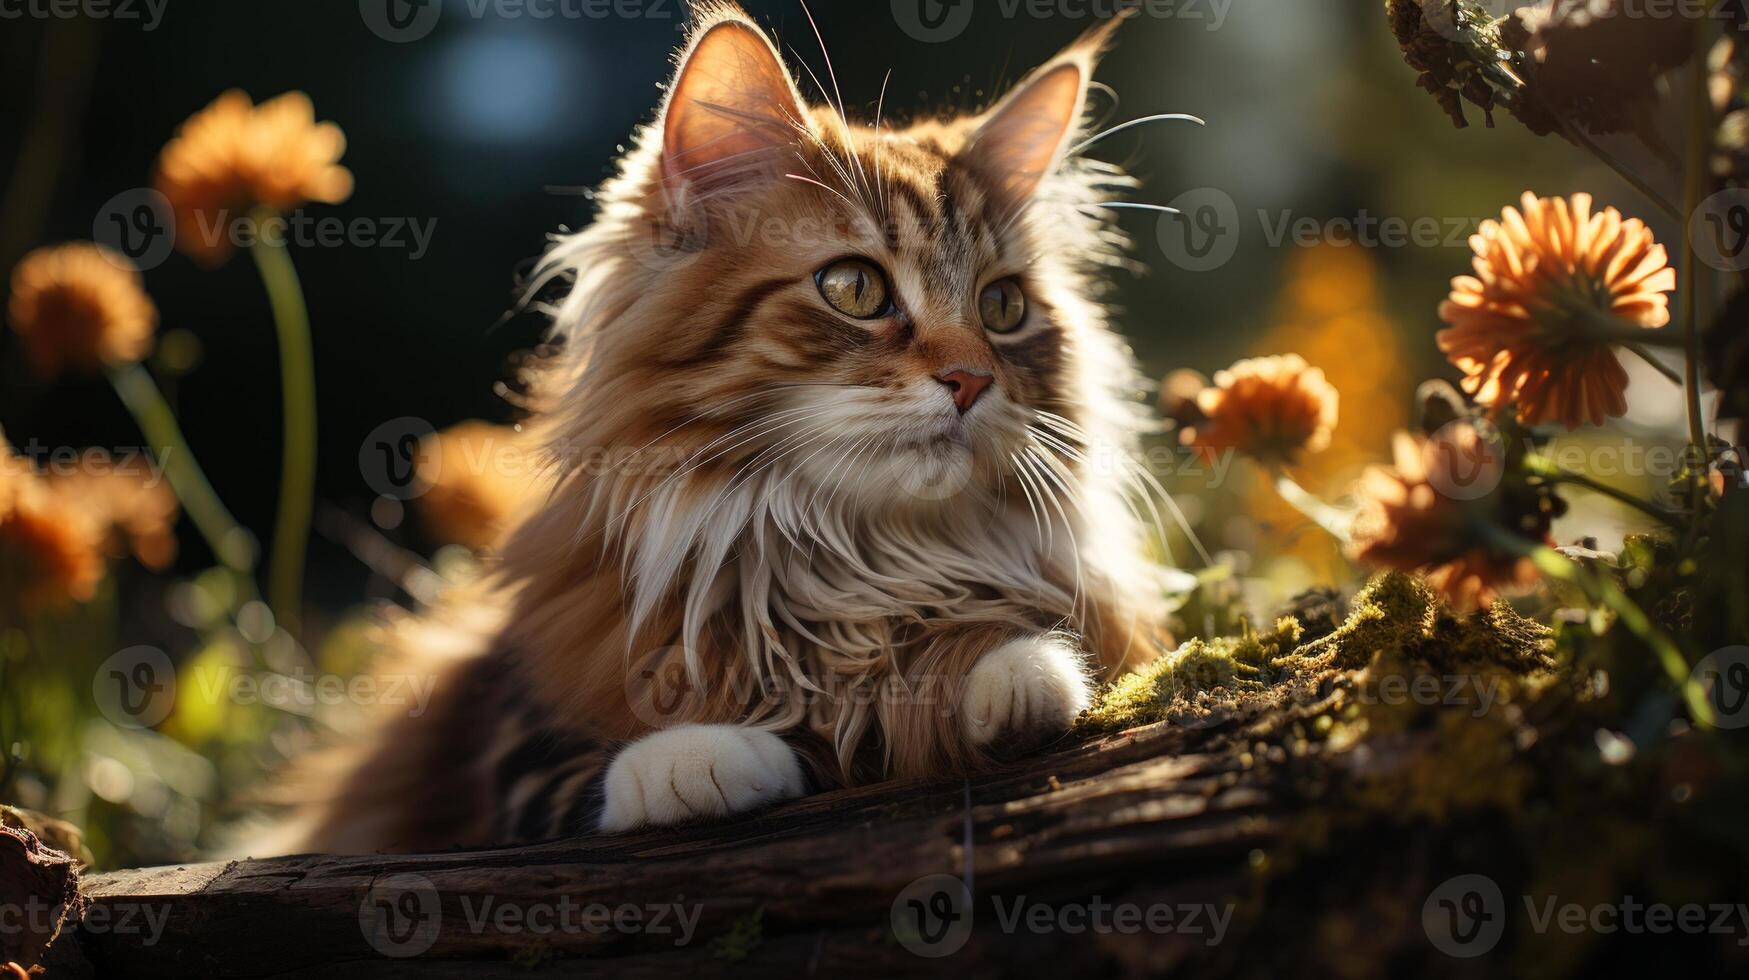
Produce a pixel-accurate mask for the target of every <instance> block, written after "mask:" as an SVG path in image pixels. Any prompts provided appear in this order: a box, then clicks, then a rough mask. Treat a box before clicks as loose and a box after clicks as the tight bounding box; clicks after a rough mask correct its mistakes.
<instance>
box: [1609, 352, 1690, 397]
mask: <svg viewBox="0 0 1749 980" xmlns="http://www.w3.org/2000/svg"><path fill="white" fill-rule="evenodd" d="M1622 346H1623V347H1626V348H1627V349H1628V350H1630V351H1633V352H1634V353H1635V354H1637V355H1639V358H1640V360H1642V361H1645V362H1646V363H1647V364H1650V365H1651V366H1652V367H1653V368H1654V369H1655V370H1656V371H1657V372H1658V373H1659V374H1662V375H1663V376H1664V377H1666V378H1668V379H1670V381H1671V382H1672V383H1673V384H1675V385H1676V386H1677V387H1681V386H1682V383H1683V381H1682V375H1680V374H1678V373H1677V372H1676V370H1675V369H1674V368H1672V367H1671V366H1670V365H1668V364H1665V363H1664V362H1663V361H1660V360H1658V359H1657V358H1655V357H1653V356H1652V352H1651V351H1649V350H1647V349H1645V348H1644V347H1642V346H1640V345H1639V344H1623V345H1622Z"/></svg>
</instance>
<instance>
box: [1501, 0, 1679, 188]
mask: <svg viewBox="0 0 1749 980" xmlns="http://www.w3.org/2000/svg"><path fill="white" fill-rule="evenodd" d="M1705 16H1706V13H1705V11H1704V8H1697V7H1692V6H1685V5H1682V4H1673V5H1672V7H1671V9H1670V11H1669V12H1668V14H1667V15H1665V16H1660V17H1647V16H1644V15H1643V14H1638V13H1636V12H1634V11H1631V10H1628V9H1627V8H1626V6H1625V5H1624V4H1623V3H1621V0H1557V2H1553V3H1534V4H1530V5H1527V6H1524V7H1520V8H1519V9H1518V10H1517V11H1516V12H1514V13H1513V14H1512V15H1511V16H1509V17H1507V18H1506V19H1505V21H1504V22H1503V23H1502V24H1501V40H1502V41H1503V42H1504V44H1505V45H1506V46H1507V47H1508V48H1510V49H1512V50H1513V51H1515V52H1519V53H1521V54H1522V55H1523V58H1522V59H1521V61H1520V71H1521V73H1522V74H1523V75H1524V77H1525V99H1524V101H1525V103H1526V105H1527V106H1534V107H1535V110H1536V112H1535V113H1529V112H1527V113H1520V118H1521V119H1523V120H1524V121H1525V123H1526V125H1529V126H1531V128H1532V129H1533V130H1535V131H1537V132H1539V133H1542V132H1547V131H1549V129H1554V128H1560V124H1559V123H1558V122H1557V120H1559V121H1564V122H1565V124H1567V125H1569V126H1574V127H1577V128H1579V129H1582V130H1584V131H1585V132H1587V133H1589V134H1591V135H1593V136H1606V135H1609V134H1612V133H1623V132H1631V133H1634V134H1636V135H1638V136H1639V137H1640V138H1641V140H1642V141H1644V142H1645V143H1646V145H1647V146H1649V147H1652V148H1653V149H1654V150H1656V151H1658V152H1660V153H1661V154H1662V155H1663V156H1664V157H1665V159H1666V160H1669V161H1672V162H1675V161H1674V156H1673V154H1671V153H1670V151H1669V149H1668V148H1667V147H1665V146H1664V144H1663V140H1662V138H1661V137H1660V136H1659V135H1658V131H1657V124H1656V121H1655V116H1656V115H1657V112H1658V99H1659V95H1658V90H1657V82H1658V77H1659V76H1660V75H1662V74H1663V73H1664V72H1666V71H1668V70H1670V69H1672V68H1675V67H1677V66H1678V65H1681V64H1682V63H1683V62H1685V61H1687V60H1688V59H1689V58H1690V57H1691V56H1692V55H1693V53H1694V47H1693V43H1694V42H1693V39H1694V24H1695V20H1696V19H1698V18H1703V17H1705ZM1533 116H1534V117H1537V118H1530V117H1533Z"/></svg>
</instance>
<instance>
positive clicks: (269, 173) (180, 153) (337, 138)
mask: <svg viewBox="0 0 1749 980" xmlns="http://www.w3.org/2000/svg"><path fill="white" fill-rule="evenodd" d="M345 150H346V137H345V135H344V134H343V133H341V131H340V127H338V126H336V125H334V124H333V123H318V122H316V114H315V108H314V106H312V105H311V104H310V98H309V96H307V95H305V94H304V93H302V92H287V93H286V94H284V95H281V96H279V97H277V98H273V99H269V100H268V101H266V102H263V103H261V105H259V106H256V105H253V104H251V103H250V101H249V96H248V95H246V94H244V93H243V92H241V91H239V90H236V89H232V90H231V91H229V92H226V93H225V94H223V95H221V96H219V97H218V98H217V99H215V100H214V101H213V103H212V104H211V105H209V106H207V107H206V108H205V109H202V110H201V111H199V112H197V113H195V114H194V115H193V116H190V117H189V119H188V121H187V122H185V123H183V124H182V128H181V130H179V131H178V132H177V135H176V137H175V138H174V139H172V140H171V141H170V142H169V143H168V144H166V145H165V147H164V152H163V153H162V154H161V155H160V156H159V157H158V171H157V176H156V178H155V180H154V186H156V187H157V189H158V190H159V192H161V193H162V194H163V195H164V196H165V197H166V198H168V199H169V201H170V206H171V209H172V210H173V211H174V212H175V215H176V243H177V246H178V247H179V248H181V249H182V250H183V251H184V252H186V253H188V254H189V255H191V256H193V257H194V258H196V259H199V260H201V261H203V262H208V263H215V264H216V263H218V262H223V261H224V260H225V259H226V258H228V257H229V256H230V253H231V249H232V245H233V243H232V240H231V236H230V235H229V234H228V233H227V232H226V230H225V225H227V224H228V223H229V222H231V221H233V220H236V219H237V218H239V217H242V215H241V214H232V213H231V212H233V211H238V212H246V211H248V210H250V209H252V208H255V207H258V206H260V207H267V208H272V209H273V210H276V211H290V210H293V209H295V208H298V207H301V206H303V205H304V204H305V203H308V202H310V201H319V202H321V203H324V204H338V203H340V202H341V201H344V200H346V198H348V197H349V196H351V194H352V174H351V172H350V171H348V170H347V169H346V168H345V167H342V166H340V165H339V160H340V156H341V154H342V153H344V152H345Z"/></svg>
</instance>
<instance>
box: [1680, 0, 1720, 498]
mask: <svg viewBox="0 0 1749 980" xmlns="http://www.w3.org/2000/svg"><path fill="white" fill-rule="evenodd" d="M1694 37H1695V41H1694V55H1693V58H1694V70H1693V73H1694V77H1693V79H1692V80H1691V82H1690V85H1691V87H1692V89H1693V91H1692V92H1691V93H1690V96H1689V112H1688V158H1687V161H1686V162H1687V164H1688V172H1687V174H1686V175H1685V176H1684V179H1683V191H1682V204H1683V210H1682V214H1683V220H1684V224H1683V229H1684V231H1685V232H1686V230H1687V225H1686V219H1687V217H1688V216H1690V215H1693V214H1694V213H1695V212H1696V211H1698V210H1700V204H1701V198H1702V197H1703V196H1704V195H1705V193H1706V184H1707V173H1708V166H1707V164H1708V159H1709V158H1710V157H1711V155H1712V154H1711V147H1712V115H1713V113H1712V105H1711V103H1710V102H1709V99H1708V95H1707V83H1708V77H1707V53H1708V52H1707V44H1706V41H1707V31H1706V22H1705V20H1702V21H1701V22H1699V23H1697V24H1695V27H1694ZM1700 270H1701V265H1700V262H1699V261H1698V259H1697V258H1696V256H1695V251H1694V236H1693V235H1689V234H1684V235H1683V236H1682V273H1681V279H1682V338H1683V353H1684V355H1685V360H1686V362H1687V363H1686V364H1685V365H1684V367H1685V371H1684V374H1683V386H1682V387H1683V390H1684V392H1685V393H1686V395H1687V396H1688V439H1689V442H1691V443H1693V445H1694V452H1695V454H1696V455H1695V457H1694V458H1695V459H1699V460H1704V459H1706V458H1707V438H1706V418H1705V417H1704V416H1703V415H1702V414H1701V406H1700V328H1699V324H1698V321H1699V319H1700V316H1699V307H1700V277H1701V272H1700ZM1691 476H1692V480H1691V490H1690V492H1691V494H1692V497H1693V499H1692V503H1693V504H1694V507H1695V510H1697V511H1698V510H1699V508H1700V500H1701V495H1702V494H1704V493H1705V486H1706V468H1705V466H1704V465H1702V466H1701V467H1698V468H1691Z"/></svg>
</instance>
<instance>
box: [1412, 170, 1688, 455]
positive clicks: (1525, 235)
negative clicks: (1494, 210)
mask: <svg viewBox="0 0 1749 980" xmlns="http://www.w3.org/2000/svg"><path fill="white" fill-rule="evenodd" d="M1470 247H1471V248H1472V249H1473V250H1474V251H1475V259H1474V266H1475V272H1476V274H1475V275H1474V276H1459V277H1457V278H1455V279H1453V280H1452V282H1451V285H1452V290H1451V296H1450V297H1449V298H1448V299H1446V301H1445V302H1443V303H1441V304H1440V307H1439V316H1440V319H1442V320H1444V321H1445V322H1446V323H1448V324H1450V325H1451V326H1450V327H1449V328H1448V329H1445V330H1441V331H1440V332H1439V349H1440V350H1441V351H1443V352H1444V353H1445V355H1446V357H1447V358H1448V359H1449V360H1450V361H1451V363H1452V364H1454V365H1456V366H1457V368H1458V369H1459V370H1460V371H1462V372H1463V373H1464V381H1463V385H1464V390H1465V391H1467V392H1469V393H1470V395H1472V396H1473V397H1474V398H1475V399H1476V401H1477V402H1478V403H1480V404H1482V405H1484V406H1486V407H1488V408H1489V409H1490V411H1491V414H1493V415H1495V416H1496V417H1497V416H1498V413H1499V411H1500V410H1501V409H1502V408H1503V407H1504V406H1506V405H1507V404H1509V403H1512V402H1517V404H1518V419H1519V421H1520V422H1523V423H1524V424H1526V425H1540V424H1543V423H1547V422H1560V423H1562V424H1564V425H1566V426H1567V428H1569V429H1573V428H1577V427H1578V426H1579V425H1580V424H1582V423H1590V424H1592V425H1596V424H1599V423H1601V422H1602V421H1603V420H1604V419H1605V418H1607V417H1612V416H1618V415H1622V414H1623V413H1625V412H1626V411H1627V398H1626V395H1625V394H1624V393H1625V392H1626V390H1627V385H1628V375H1627V371H1626V369H1624V368H1623V367H1622V366H1621V362H1620V361H1619V360H1617V359H1616V354H1615V351H1614V349H1613V347H1612V345H1613V344H1615V343H1618V342H1620V339H1621V338H1620V335H1619V333H1620V331H1622V330H1631V329H1632V328H1635V327H1647V328H1655V327H1662V326H1664V325H1665V324H1666V323H1668V322H1669V321H1670V309H1669V297H1668V296H1666V295H1665V294H1666V293H1668V292H1670V291H1671V290H1673V289H1675V288H1676V273H1675V271H1674V270H1672V269H1671V268H1670V266H1669V262H1668V259H1667V257H1666V256H1665V253H1664V246H1662V245H1660V244H1658V243H1657V242H1656V241H1654V240H1653V238H1652V232H1651V231H1650V229H1648V228H1647V227H1646V226H1645V224H1644V223H1642V222H1641V221H1640V220H1639V219H1637V218H1630V219H1623V218H1622V216H1621V213H1620V212H1618V211H1617V210H1616V209H1614V208H1606V209H1604V210H1603V211H1601V212H1597V213H1593V212H1592V210H1591V195H1589V194H1575V195H1573V196H1572V198H1571V199H1568V198H1558V197H1556V198H1539V197H1537V196H1536V195H1534V194H1531V193H1529V192H1526V193H1525V195H1524V200H1523V211H1522V213H1521V212H1520V211H1519V210H1518V209H1516V208H1512V207H1508V208H1506V210H1505V211H1504V212H1503V213H1502V215H1501V220H1499V221H1485V222H1483V223H1482V225H1481V227H1480V228H1479V229H1478V230H1477V233H1476V234H1475V235H1473V236H1471V238H1470Z"/></svg>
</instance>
